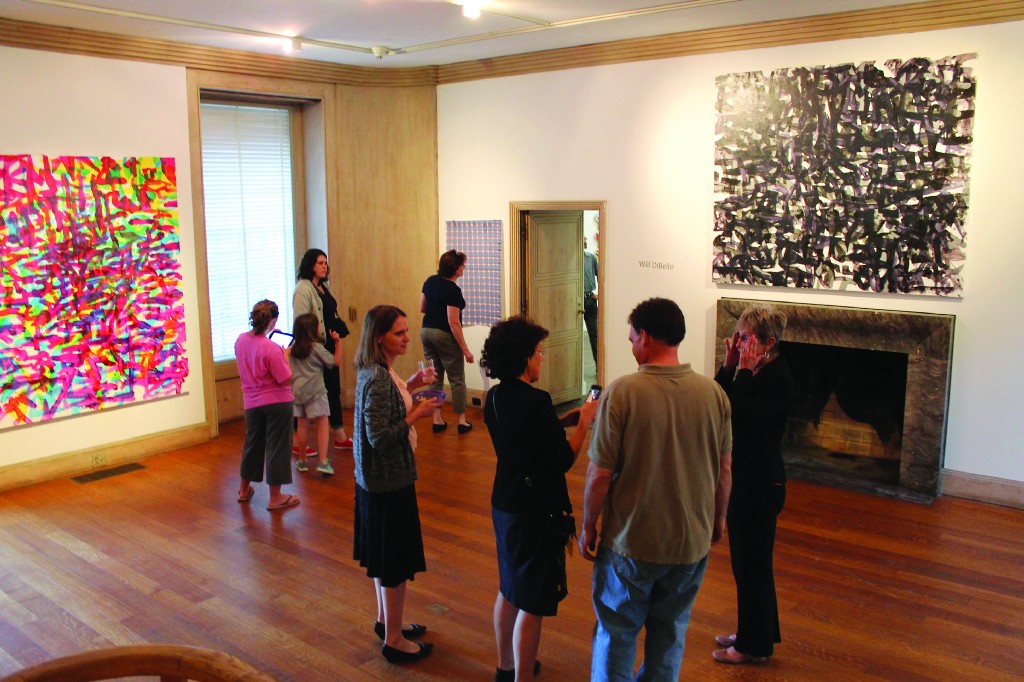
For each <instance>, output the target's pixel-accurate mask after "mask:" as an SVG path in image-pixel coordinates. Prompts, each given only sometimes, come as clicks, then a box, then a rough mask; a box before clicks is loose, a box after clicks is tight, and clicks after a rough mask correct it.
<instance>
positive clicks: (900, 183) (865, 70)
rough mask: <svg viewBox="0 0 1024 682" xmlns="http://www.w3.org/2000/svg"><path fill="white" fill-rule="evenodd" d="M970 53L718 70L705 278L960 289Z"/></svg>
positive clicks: (940, 291)
mask: <svg viewBox="0 0 1024 682" xmlns="http://www.w3.org/2000/svg"><path fill="white" fill-rule="evenodd" d="M975 57H976V55H973V54H971V55H959V56H954V57H946V58H943V59H937V60H932V59H926V58H915V59H908V60H906V61H901V60H889V61H886V62H865V63H861V64H843V65H840V66H822V67H813V68H789V69H780V70H777V71H772V72H770V73H765V72H751V73H735V74H728V75H724V76H720V77H719V78H718V79H717V85H718V104H717V112H718V122H717V128H716V143H715V163H716V167H715V192H716V195H715V226H714V229H715V239H714V261H713V265H712V269H713V276H714V279H715V281H717V282H722V283H734V284H753V285H765V286H782V287H811V288H823V289H847V290H861V291H870V292H884V293H921V294H936V295H953V296H961V295H962V290H963V280H962V276H961V270H962V268H963V264H964V239H965V222H966V218H967V206H968V170H969V161H970V154H971V144H972V131H973V124H974V95H975V80H974V77H973V75H972V73H971V69H970V68H969V67H968V66H965V63H966V62H968V61H970V60H971V59H974V58H975Z"/></svg>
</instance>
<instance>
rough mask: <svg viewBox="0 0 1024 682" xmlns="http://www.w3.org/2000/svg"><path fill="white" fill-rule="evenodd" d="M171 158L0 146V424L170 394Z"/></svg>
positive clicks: (176, 313)
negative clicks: (13, 150)
mask: <svg viewBox="0 0 1024 682" xmlns="http://www.w3.org/2000/svg"><path fill="white" fill-rule="evenodd" d="M177 200H178V194H177V181H176V177H175V168H174V159H173V158H151V157H138V158H124V159H113V158H107V157H80V156H37V155H28V154H25V155H14V156H0V221H2V223H0V266H2V271H0V428H2V427H8V426H15V425H19V424H28V423H37V422H41V421H46V420H49V419H53V418H54V417H58V416H63V415H68V414H76V413H80V412H84V411H88V410H99V409H102V408H105V407H112V406H116V405H122V404H124V403H130V402H133V401H138V400H145V399H149V398H157V397H165V396H172V395H177V394H180V393H181V391H182V385H183V383H184V381H185V377H186V376H188V361H187V359H186V357H185V348H184V342H185V323H184V311H183V308H182V292H181V274H180V271H179V265H178V253H179V242H178V205H177Z"/></svg>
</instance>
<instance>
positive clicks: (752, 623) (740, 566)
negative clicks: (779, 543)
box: [726, 484, 786, 656]
mask: <svg viewBox="0 0 1024 682" xmlns="http://www.w3.org/2000/svg"><path fill="white" fill-rule="evenodd" d="M785 502H786V486H785V485H771V484H752V485H738V486H734V487H733V490H732V496H731V497H730V498H729V512H728V515H727V517H726V523H727V524H728V526H729V554H730V557H731V559H732V575H733V578H734V579H735V580H736V609H737V622H736V643H735V644H734V646H735V647H736V650H737V651H739V652H741V653H744V654H747V655H748V656H771V655H772V653H774V645H775V644H778V643H779V642H781V641H782V636H781V634H780V632H779V606H778V602H777V601H776V599H775V574H774V569H773V567H772V554H773V552H774V550H775V524H776V520H777V517H778V515H779V512H781V511H782V507H783V505H784V504H785Z"/></svg>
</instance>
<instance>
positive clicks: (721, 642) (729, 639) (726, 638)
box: [715, 633, 736, 648]
mask: <svg viewBox="0 0 1024 682" xmlns="http://www.w3.org/2000/svg"><path fill="white" fill-rule="evenodd" d="M735 643H736V635H735V633H734V634H731V635H715V644H717V645H718V646H721V647H726V648H728V647H731V646H732V645H733V644H735Z"/></svg>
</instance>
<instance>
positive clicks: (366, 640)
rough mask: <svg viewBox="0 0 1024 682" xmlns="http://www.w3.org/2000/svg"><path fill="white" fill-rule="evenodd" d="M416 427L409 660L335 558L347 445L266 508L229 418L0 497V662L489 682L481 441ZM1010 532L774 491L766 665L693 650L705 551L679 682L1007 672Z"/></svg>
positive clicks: (568, 621) (704, 632)
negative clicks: (212, 655) (133, 663)
mask: <svg viewBox="0 0 1024 682" xmlns="http://www.w3.org/2000/svg"><path fill="white" fill-rule="evenodd" d="M349 418H351V415H349ZM473 418H474V415H473V414H471V419H473ZM448 419H449V422H451V420H452V417H451V415H450V414H449V415H448ZM475 421H477V422H480V421H481V420H480V418H479V415H476V419H475ZM424 427H425V424H424ZM424 427H421V428H420V432H421V438H420V448H419V452H418V456H417V459H418V462H419V467H420V481H419V483H418V492H419V501H420V509H421V515H422V521H423V529H424V544H425V546H426V551H427V566H428V571H427V573H425V574H423V575H421V576H420V577H419V578H418V579H417V580H416V581H415V582H413V583H411V584H410V589H409V596H408V601H407V616H408V618H407V620H409V619H411V620H414V621H416V622H421V623H425V624H427V625H428V626H429V627H430V636H429V637H428V640H429V641H433V642H434V643H435V645H436V648H435V653H434V655H433V656H432V657H431V658H430V659H428V660H426V661H423V662H421V663H419V664H417V665H415V666H408V667H398V666H391V665H389V664H387V663H386V662H385V661H384V659H383V658H382V657H381V655H380V644H379V642H378V641H377V639H376V638H375V636H374V634H373V632H372V630H371V627H372V624H373V619H374V615H375V607H374V601H373V593H372V587H371V582H370V581H369V579H367V578H366V577H365V575H364V574H362V572H361V571H360V570H359V568H358V567H357V566H356V565H355V564H354V563H353V561H352V559H351V552H352V497H353V491H352V485H353V484H352V473H351V458H350V456H349V455H347V454H346V455H341V456H338V457H337V458H336V459H335V468H336V470H337V471H338V475H336V476H334V477H333V478H329V479H322V478H320V477H319V476H318V475H315V474H312V473H310V474H306V475H304V476H301V477H300V475H299V474H296V483H295V484H294V485H293V486H291V491H292V492H296V493H298V494H299V495H300V496H301V497H302V504H301V506H299V507H297V508H294V509H290V510H287V511H285V512H275V513H270V512H268V511H266V509H265V507H266V501H267V489H266V487H265V486H259V487H258V488H257V491H256V497H255V499H254V500H253V501H252V503H251V504H238V503H237V502H236V501H235V490H236V487H237V478H236V477H237V471H238V460H239V451H240V443H241V437H242V432H243V427H242V425H241V424H240V423H237V422H236V423H232V424H226V425H224V428H223V431H222V436H221V438H220V439H218V440H217V441H214V442H211V443H209V444H207V445H203V446H201V447H194V448H189V449H187V450H181V451H177V452H173V453H170V454H166V455H161V456H157V457H152V458H150V459H147V460H145V461H144V462H142V464H143V465H144V467H145V468H144V469H140V470H137V471H133V472H129V473H123V474H120V475H117V476H113V477H110V478H106V479H102V480H96V481H92V482H88V483H77V482H73V481H71V480H66V479H65V480H58V481H52V482H49V483H45V484H41V485H36V486H32V487H28V488H22V489H19V490H13V491H8V492H5V493H2V494H0V674H7V673H10V672H12V671H15V670H17V669H19V668H21V667H23V666H26V665H30V664H34V663H39V662H41V661H45V660H48V659H49V658H52V657H56V656H61V655H66V654H70V653H74V652H79V651H82V650H86V649H90V648H98V647H105V646H112V645H122V644H137V643H167V644H187V645H194V646H201V647H207V648H212V649H218V650H223V651H226V652H228V653H231V654H234V655H236V656H238V657H240V658H242V659H243V660H245V661H247V662H249V663H251V664H253V665H255V666H256V667H257V668H259V669H261V670H263V671H264V672H266V673H268V674H270V675H273V676H275V677H277V678H278V679H280V680H282V681H284V680H302V681H304V682H306V681H310V680H346V681H347V680H378V679H385V680H391V679H394V680H399V679H400V680H488V679H490V678H491V675H492V674H493V671H494V665H495V660H494V653H493V633H492V628H491V607H492V604H493V601H494V596H495V591H496V588H497V576H496V568H495V559H494V556H493V555H494V548H493V538H492V533H491V527H490V509H489V495H490V485H491V477H492V475H493V468H494V461H493V458H494V456H493V452H492V451H491V449H490V444H489V440H488V439H487V434H486V431H485V429H484V428H483V427H482V424H479V423H478V428H477V429H476V430H475V431H473V432H472V433H471V434H469V435H468V436H462V437H460V436H458V435H456V434H455V433H454V431H455V429H454V428H450V429H449V431H448V432H447V433H444V434H441V435H434V434H431V433H430V432H429V428H424ZM69 447H71V446H70V444H69ZM584 468H585V459H584V458H581V460H580V461H579V462H577V465H576V467H575V468H574V470H573V472H572V473H571V477H570V488H571V491H572V494H573V500H574V502H575V504H576V505H577V507H579V505H580V491H581V485H582V472H583V471H584ZM1022 529H1024V511H1020V510H1012V509H1007V508H1001V507H995V506H989V505H985V504H980V503H973V502H967V501H963V500H957V499H953V498H943V499H940V500H938V501H937V502H936V503H935V504H934V505H932V506H920V505H915V504H912V503H908V502H899V501H893V500H888V499H882V498H878V497H871V496H867V495H863V494H858V493H852V492H846V491H841V490H835V489H830V488H824V487H819V486H815V485H811V484H806V483H799V482H793V483H791V484H790V487H789V499H788V500H787V503H786V509H785V511H784V512H783V515H782V517H781V519H780V524H779V537H778V544H777V549H776V579H777V583H778V588H779V602H780V607H781V613H782V632H783V643H782V645H781V646H779V647H778V648H777V649H776V656H775V657H774V658H773V659H772V660H771V661H770V662H769V663H768V664H767V665H764V666H758V667H750V666H739V667H728V666H723V665H721V664H717V663H715V662H714V661H712V659H711V650H712V649H713V648H714V643H713V639H712V638H713V636H714V635H715V633H720V632H731V631H732V629H733V625H734V622H733V613H734V609H735V605H734V599H735V597H734V591H733V584H732V577H731V574H730V570H729V557H728V549H727V548H726V547H725V546H718V547H716V548H714V550H713V551H712V556H711V562H710V566H709V569H708V573H707V577H706V578H705V580H704V585H703V587H702V588H701V591H700V595H699V597H698V599H697V602H696V605H695V607H694V611H693V620H692V622H691V625H690V630H689V634H688V637H687V648H686V656H685V659H684V662H683V672H682V676H681V678H685V679H688V680H714V679H723V680H724V679H741V680H815V681H817V680H822V679H825V678H828V679H831V680H961V679H962V680H1011V679H1020V678H1021V677H1024V616H1022V614H1024V532H1022ZM589 585H590V564H588V563H586V562H584V561H583V560H581V559H580V558H579V557H575V558H574V559H573V560H571V561H570V562H569V588H570V595H569V597H568V598H567V599H566V601H565V602H563V603H562V608H561V610H560V613H559V616H558V617H557V618H552V619H546V621H545V625H544V634H543V638H542V642H541V653H540V659H541V660H542V661H543V665H544V667H543V671H542V674H541V678H540V679H541V680H549V681H552V682H553V681H555V680H586V679H588V674H589V663H590V659H589V655H590V633H591V631H592V627H593V612H592V610H591V606H590V601H589V592H590V590H589Z"/></svg>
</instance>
